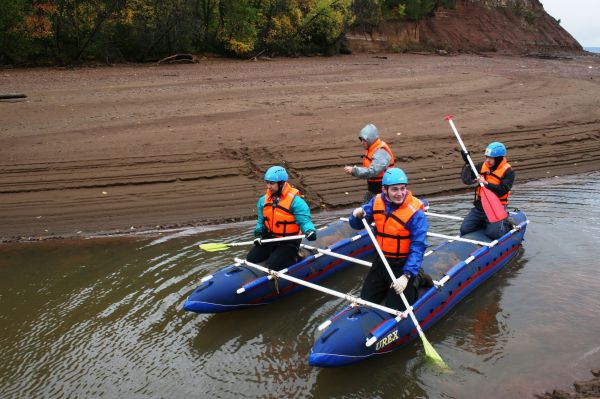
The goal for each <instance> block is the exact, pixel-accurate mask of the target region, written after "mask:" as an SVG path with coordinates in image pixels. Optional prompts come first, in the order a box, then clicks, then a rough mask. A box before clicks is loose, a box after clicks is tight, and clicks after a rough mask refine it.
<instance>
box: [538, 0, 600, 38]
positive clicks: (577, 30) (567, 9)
mask: <svg viewBox="0 0 600 399" xmlns="http://www.w3.org/2000/svg"><path fill="white" fill-rule="evenodd" d="M540 2H541V3H542V4H543V5H544V9H545V10H546V12H547V13H548V14H550V15H552V16H553V17H554V18H556V19H560V25H561V26H562V27H563V28H564V29H566V30H567V32H569V33H570V34H571V35H572V36H573V37H574V38H575V39H577V41H578V42H579V44H581V45H582V46H583V47H600V0H540Z"/></svg>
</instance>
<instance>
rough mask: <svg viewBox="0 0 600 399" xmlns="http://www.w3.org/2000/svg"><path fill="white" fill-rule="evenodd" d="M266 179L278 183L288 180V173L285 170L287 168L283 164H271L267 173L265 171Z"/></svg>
mask: <svg viewBox="0 0 600 399" xmlns="http://www.w3.org/2000/svg"><path fill="white" fill-rule="evenodd" d="M265 180H266V181H274V182H276V183H279V182H282V181H287V180H288V174H287V172H286V171H285V169H284V168H283V167H281V166H271V167H270V168H269V169H268V170H267V173H265Z"/></svg>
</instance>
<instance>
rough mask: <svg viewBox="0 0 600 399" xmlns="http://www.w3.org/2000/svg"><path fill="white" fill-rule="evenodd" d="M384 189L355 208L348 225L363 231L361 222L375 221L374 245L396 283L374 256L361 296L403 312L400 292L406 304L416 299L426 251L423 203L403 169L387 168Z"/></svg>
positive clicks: (426, 226)
mask: <svg viewBox="0 0 600 399" xmlns="http://www.w3.org/2000/svg"><path fill="white" fill-rule="evenodd" d="M382 183H383V184H382V185H383V190H382V192H381V193H380V194H377V195H376V196H375V197H374V198H373V199H371V201H369V203H367V204H365V205H363V206H362V207H359V208H356V209H355V210H354V211H353V212H352V215H350V226H352V227H353V228H354V229H357V230H358V229H362V228H364V226H363V224H362V222H361V220H360V219H362V218H365V219H366V220H367V222H369V223H372V222H373V221H375V229H376V232H377V234H376V235H377V242H378V243H379V246H380V247H381V250H382V251H383V254H384V255H385V258H386V259H387V261H388V263H389V264H390V267H391V269H392V271H393V272H394V276H396V282H395V283H394V284H392V279H391V278H390V275H389V274H388V272H387V270H386V268H385V265H384V264H383V262H382V260H381V258H380V257H379V256H376V257H375V260H374V262H373V266H371V269H370V270H369V273H368V274H367V277H366V278H365V282H364V283H363V287H362V291H361V293H360V297H361V298H363V299H365V300H367V301H371V302H375V303H381V301H383V300H384V299H385V305H386V306H389V307H391V308H394V309H398V310H404V309H405V307H404V303H403V302H402V299H401V298H400V293H402V292H404V295H406V299H407V300H408V303H414V302H415V301H416V300H417V299H418V291H417V289H418V287H419V284H420V283H421V281H420V280H421V278H420V273H419V269H420V268H421V263H422V262H423V254H424V252H425V250H426V248H427V229H428V228H429V224H428V222H427V217H426V216H425V212H424V206H423V203H422V202H421V201H420V200H419V199H418V198H417V197H414V196H413V195H412V193H411V192H410V191H409V190H408V189H407V186H406V185H407V184H408V178H407V177H406V174H405V173H404V171H402V169H398V168H390V169H388V170H387V171H386V172H385V174H384V175H383V180H382Z"/></svg>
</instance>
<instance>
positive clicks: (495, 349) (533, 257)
mask: <svg viewBox="0 0 600 399" xmlns="http://www.w3.org/2000/svg"><path fill="white" fill-rule="evenodd" d="M470 199H471V194H463V195H458V196H451V197H444V198H434V199H433V200H431V201H430V202H431V206H432V211H435V212H440V213H452V214H458V215H464V214H466V212H467V211H468V209H469V202H470ZM511 205H514V206H515V207H519V208H521V209H523V210H525V212H526V213H527V215H528V217H529V219H530V221H531V223H530V225H529V227H528V229H527V233H526V236H525V242H524V249H523V250H522V251H521V252H520V253H519V255H517V257H516V258H515V259H514V260H513V261H512V262H511V263H510V264H509V265H508V266H507V267H506V268H505V269H503V270H501V271H500V272H499V273H498V274H496V275H495V276H493V277H492V278H491V279H490V280H488V281H487V282H486V283H484V284H483V285H482V286H481V287H479V288H478V289H477V290H475V291H474V292H473V293H471V295H470V296H469V297H468V298H466V299H465V300H464V301H463V302H462V303H460V304H459V305H458V306H457V307H455V308H454V309H453V310H452V311H451V312H450V313H449V314H448V315H447V316H446V317H445V318H444V319H443V320H441V321H440V322H439V323H438V324H436V325H435V326H434V327H433V328H431V329H430V330H428V331H427V333H426V334H427V337H428V339H429V341H430V342H431V343H432V344H433V345H434V347H435V348H436V350H437V351H438V353H440V355H441V356H442V357H443V358H444V360H445V361H446V363H447V364H448V365H449V367H450V369H451V371H450V372H442V371H440V370H439V369H437V368H436V367H435V366H433V365H432V364H430V363H428V362H426V361H425V360H424V356H423V349H422V346H421V343H420V341H419V340H417V341H414V342H413V343H411V344H410V345H408V346H407V347H406V348H404V349H401V350H397V351H396V352H393V353H391V354H388V355H386V356H381V357H379V358H377V359H373V360H369V361H367V362H364V363H362V364H358V365H355V366H349V367H345V368H338V369H318V368H311V367H309V366H308V361H307V357H308V352H309V351H310V348H311V346H312V343H313V340H314V339H315V337H316V336H317V326H318V325H319V324H320V323H321V322H323V321H324V320H325V319H326V318H327V316H329V315H331V314H332V313H333V312H335V311H336V309H339V308H341V307H342V306H343V302H342V301H341V300H338V299H335V298H330V297H327V296H325V294H321V293H317V292H313V291H310V292H309V291H304V292H301V293H299V294H297V295H295V296H291V297H288V298H286V299H284V300H282V301H279V302H276V303H273V304H271V305H268V306H265V307H259V308H254V309H249V310H244V311H238V312H233V313H227V314H217V315H197V314H193V313H187V312H184V311H183V310H182V304H183V301H184V299H185V298H186V297H187V295H188V294H189V293H190V292H191V291H192V290H193V289H194V288H195V287H196V286H197V285H198V284H199V282H200V278H201V277H202V276H204V275H205V274H209V273H210V272H212V271H214V270H216V269H218V268H220V267H221V266H224V265H226V264H229V263H231V259H232V258H233V256H234V255H241V256H243V255H244V253H245V250H243V249H235V250H230V251H225V252H216V253H203V252H201V251H199V250H198V249H197V244H198V243H199V242H202V241H205V240H211V241H212V240H215V241H220V240H228V241H235V240H238V239H247V238H248V237H249V236H250V232H251V230H252V227H253V226H252V224H251V223H240V224H236V225H228V226H216V227H214V228H209V229H206V230H205V231H202V230H190V231H185V232H182V233H178V234H171V235H168V234H165V235H163V236H161V237H159V238H157V237H152V238H127V239H123V238H120V239H96V240H88V241H76V242H70V241H60V242H43V243H35V244H14V245H3V246H0V350H1V354H2V356H1V360H2V361H1V362H0V398H34V397H35V398H44V397H48V398H74V397H78V398H83V397H86V398H87V397H98V396H103V397H108V398H116V397H119V398H144V397H152V398H158V397H169V398H185V397H199V398H204V397H206V398H213V397H214V398H244V397H245V398H254V397H265V398H281V397H286V398H287V397H298V398H329V397H335V398H379V397H390V398H391V397H394V398H415V397H422V398H481V397H489V398H515V397H531V395H532V394H533V393H542V392H545V391H546V390H550V391H551V390H552V389H554V388H560V389H569V388H570V386H571V384H572V382H573V381H574V380H576V379H587V378H589V377H591V375H590V374H589V370H590V369H592V368H598V367H600V311H599V309H600V294H599V292H600V282H599V280H598V273H597V272H596V269H597V267H598V266H597V263H596V262H597V259H598V257H599V256H600V245H598V240H599V239H600V174H598V173H596V174H590V175H578V176H569V177H560V178H559V177H555V178H549V179H545V180H539V181H534V182H528V183H524V184H519V185H517V186H516V187H515V190H514V196H513V200H512V202H511ZM345 213H347V212H344V214H345ZM340 215H341V213H339V212H338V213H322V214H318V215H316V217H315V220H316V222H317V224H324V223H326V222H327V221H329V220H333V219H335V218H337V217H339V216H340ZM456 223H457V222H453V221H449V220H445V219H431V226H432V228H431V230H432V231H437V232H443V233H454V232H456V230H457V228H458V226H457V224H456ZM435 243H436V242H433V241H432V242H430V244H435ZM365 274H366V270H365V269H364V268H363V267H362V266H358V265H356V266H351V267H350V268H347V269H346V270H344V271H342V272H341V273H339V274H337V275H335V276H334V277H333V278H331V279H329V280H327V281H326V282H325V283H324V284H325V285H326V286H328V287H330V288H333V289H336V290H339V291H343V292H350V293H353V294H358V293H359V292H360V286H361V282H362V279H363V277H364V276H365Z"/></svg>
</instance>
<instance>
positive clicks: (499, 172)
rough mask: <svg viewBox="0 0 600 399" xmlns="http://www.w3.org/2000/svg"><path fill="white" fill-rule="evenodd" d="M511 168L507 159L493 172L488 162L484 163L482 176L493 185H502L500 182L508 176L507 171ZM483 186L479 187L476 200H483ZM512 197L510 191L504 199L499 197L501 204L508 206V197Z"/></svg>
mask: <svg viewBox="0 0 600 399" xmlns="http://www.w3.org/2000/svg"><path fill="white" fill-rule="evenodd" d="M510 168H511V166H510V164H509V163H508V162H507V161H506V157H505V158H503V159H502V162H500V165H498V167H497V168H496V170H495V171H493V172H492V171H491V170H490V168H489V166H488V164H487V162H484V163H483V165H482V166H481V172H480V173H481V175H482V176H483V177H484V178H485V181H487V182H488V183H492V184H500V181H501V180H502V178H503V177H504V175H505V174H506V171H507V170H508V169H510ZM480 192H481V186H477V190H476V191H475V198H476V199H478V200H479V199H481V193H480ZM509 195H510V191H509V192H507V193H506V194H504V195H503V196H502V197H498V198H500V202H501V203H502V204H503V205H508V196H509Z"/></svg>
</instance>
